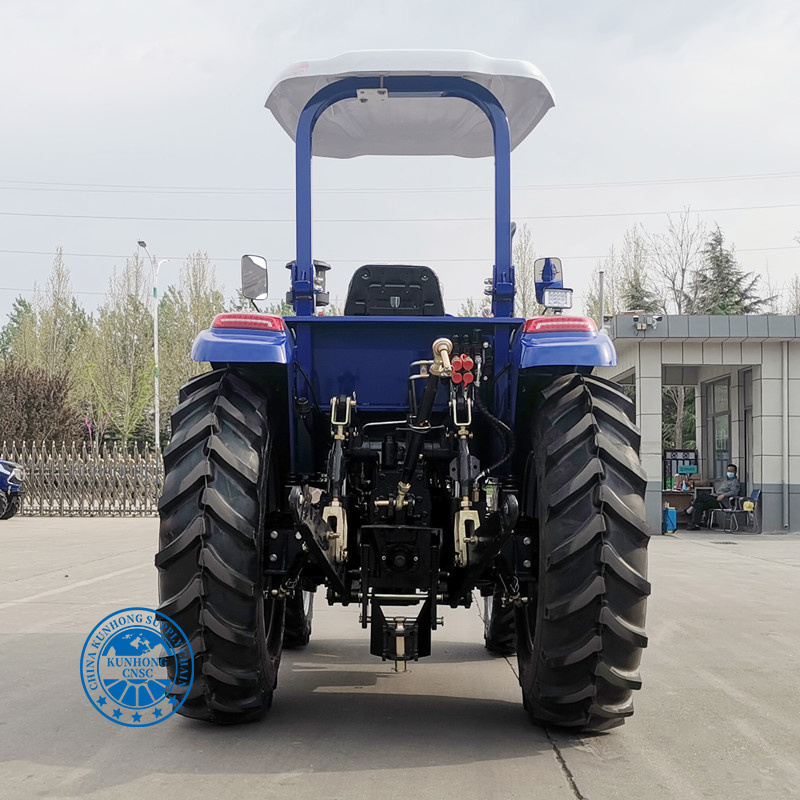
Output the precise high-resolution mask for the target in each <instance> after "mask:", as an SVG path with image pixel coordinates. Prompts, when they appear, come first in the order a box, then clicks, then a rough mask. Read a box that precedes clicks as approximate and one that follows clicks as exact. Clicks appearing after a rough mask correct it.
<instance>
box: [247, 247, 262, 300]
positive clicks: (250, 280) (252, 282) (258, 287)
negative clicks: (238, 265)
mask: <svg viewBox="0 0 800 800" xmlns="http://www.w3.org/2000/svg"><path fill="white" fill-rule="evenodd" d="M267 287H268V282H267V259H266V258H263V257H262V256H242V294H243V295H244V296H245V297H246V298H247V299H248V300H266V299H267Z"/></svg>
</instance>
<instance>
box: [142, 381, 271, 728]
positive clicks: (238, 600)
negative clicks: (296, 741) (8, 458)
mask: <svg viewBox="0 0 800 800" xmlns="http://www.w3.org/2000/svg"><path fill="white" fill-rule="evenodd" d="M180 397H181V403H180V405H179V406H178V407H177V408H176V409H175V411H174V412H173V414H172V430H173V437H172V441H171V442H170V445H169V447H167V449H166V451H165V453H164V469H165V479H164V493H163V496H162V498H161V502H160V504H159V512H160V514H161V527H160V537H159V538H160V550H159V552H158V555H157V556H156V566H157V567H158V570H159V597H160V601H161V605H160V606H159V610H160V611H161V612H162V613H164V614H166V615H167V616H169V617H171V618H172V619H173V620H174V621H175V622H176V623H177V624H178V625H179V626H180V627H181V628H182V630H183V631H184V633H185V634H186V635H187V637H188V638H189V641H190V644H191V646H192V650H193V652H194V658H195V672H194V674H195V679H194V683H193V684H192V686H191V688H190V689H189V693H188V695H187V696H186V699H185V702H184V704H183V705H182V706H181V707H180V709H179V710H178V713H179V714H183V715H184V716H187V717H194V718H196V719H202V720H207V721H210V722H215V723H220V724H232V723H239V722H247V721H249V720H253V719H257V718H258V717H260V716H261V715H262V714H264V712H265V711H266V710H267V709H268V708H269V706H270V705H271V703H272V694H273V690H274V688H275V686H276V684H277V678H278V667H279V665H280V658H281V645H282V641H283V625H284V611H285V604H284V601H283V600H278V599H275V598H271V597H269V596H268V597H267V598H266V599H265V589H268V588H269V587H268V586H267V585H266V580H265V577H264V569H263V563H264V562H263V558H264V556H263V553H264V532H265V524H266V523H267V522H268V520H266V519H265V516H266V510H267V485H268V473H269V469H270V463H271V456H272V436H273V431H272V430H271V428H270V424H269V417H268V414H267V401H266V398H265V397H264V395H263V393H262V392H259V391H258V390H257V389H256V388H255V387H254V386H252V385H251V384H250V383H248V382H247V381H245V380H244V379H243V378H241V377H240V376H238V375H237V374H236V373H235V372H234V371H233V370H231V369H227V368H226V369H218V370H214V371H213V372H208V373H204V374H203V375H200V376H198V377H197V378H194V379H193V380H192V381H190V382H189V383H188V384H186V386H184V388H183V389H182V390H181V395H180ZM178 698H179V699H181V700H182V699H183V696H180V695H179V696H178Z"/></svg>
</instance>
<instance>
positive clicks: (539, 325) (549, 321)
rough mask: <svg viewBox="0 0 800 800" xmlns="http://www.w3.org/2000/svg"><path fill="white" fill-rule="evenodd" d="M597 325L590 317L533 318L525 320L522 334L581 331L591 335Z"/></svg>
mask: <svg viewBox="0 0 800 800" xmlns="http://www.w3.org/2000/svg"><path fill="white" fill-rule="evenodd" d="M596 330H597V325H595V324H594V320H593V319H592V318H591V317H562V316H554V317H533V319H528V320H525V324H524V325H523V326H522V332H523V333H562V332H566V331H573V332H574V331H583V332H585V333H592V332H594V331H596Z"/></svg>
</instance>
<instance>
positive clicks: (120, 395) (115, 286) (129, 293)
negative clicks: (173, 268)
mask: <svg viewBox="0 0 800 800" xmlns="http://www.w3.org/2000/svg"><path fill="white" fill-rule="evenodd" d="M149 297H150V273H149V269H148V268H147V267H146V266H145V264H144V262H143V261H142V260H141V259H140V257H139V255H138V253H137V254H136V255H134V257H133V258H129V259H128V260H127V261H126V263H125V266H124V268H123V269H122V270H120V271H117V270H116V269H115V270H114V272H113V273H112V275H111V278H110V280H109V286H108V292H107V294H106V300H105V303H104V304H103V306H102V307H101V308H100V310H99V313H98V317H97V322H96V325H95V326H94V329H93V335H92V341H91V354H92V355H91V359H90V360H89V362H88V364H87V378H88V381H89V383H90V386H91V397H90V410H91V415H92V416H93V417H94V418H93V419H92V418H90V419H89V424H93V425H94V427H95V428H97V427H98V426H99V424H100V422H101V421H102V420H105V419H107V420H108V425H109V429H110V430H111V431H113V432H115V433H116V435H118V436H119V438H120V439H121V440H122V442H123V444H127V443H128V442H129V441H130V440H131V438H132V437H133V436H134V434H135V433H136V431H137V430H138V429H139V428H140V426H141V425H142V422H143V420H144V419H145V416H146V413H147V409H148V408H149V407H150V406H151V405H152V402H153V322H152V318H151V316H150V311H149V308H148V303H149Z"/></svg>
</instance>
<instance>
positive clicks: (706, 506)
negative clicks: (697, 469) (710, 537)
mask: <svg viewBox="0 0 800 800" xmlns="http://www.w3.org/2000/svg"><path fill="white" fill-rule="evenodd" d="M736 473H737V469H736V465H735V464H728V469H727V472H726V473H725V475H726V477H725V480H723V481H720V482H719V483H718V484H717V485H716V486H715V487H714V491H715V493H716V494H701V495H698V496H697V497H696V498H695V500H694V503H693V504H692V505H690V506H689V508H687V509H686V513H687V514H689V515H690V516H691V517H692V522H691V525H689V526H688V529H689V530H690V531H696V530H699V529H700V519H701V517H702V516H703V512H704V511H708V510H710V509H712V508H722V505H721V503H722V501H723V500H725V499H726V498H728V499H730V498H732V497H738V496H739V494H740V493H741V489H742V487H741V484H740V483H739V479H738V478H737V477H736Z"/></svg>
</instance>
